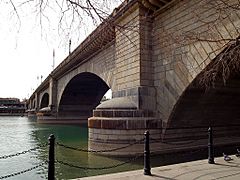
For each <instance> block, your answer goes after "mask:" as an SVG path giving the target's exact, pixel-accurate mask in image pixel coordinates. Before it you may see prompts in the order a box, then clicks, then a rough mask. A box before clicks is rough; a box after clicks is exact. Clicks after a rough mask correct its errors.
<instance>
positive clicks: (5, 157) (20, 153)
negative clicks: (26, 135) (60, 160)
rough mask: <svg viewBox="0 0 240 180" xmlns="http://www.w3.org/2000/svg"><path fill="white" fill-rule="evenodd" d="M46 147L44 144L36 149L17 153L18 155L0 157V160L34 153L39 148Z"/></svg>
mask: <svg viewBox="0 0 240 180" xmlns="http://www.w3.org/2000/svg"><path fill="white" fill-rule="evenodd" d="M47 145H48V144H47V143H46V144H44V145H40V146H38V147H35V148H31V149H29V150H26V151H22V152H18V153H15V154H9V155H4V156H0V159H7V158H12V157H15V156H20V155H22V154H26V153H28V152H31V151H35V150H37V149H39V148H42V147H45V146H47Z"/></svg>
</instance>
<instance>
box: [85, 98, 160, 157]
mask: <svg viewBox="0 0 240 180" xmlns="http://www.w3.org/2000/svg"><path fill="white" fill-rule="evenodd" d="M111 107H114V108H111ZM88 128H89V149H92V150H103V149H113V148H119V147H124V146H127V145H128V144H132V143H133V144H134V143H136V144H134V145H133V146H130V147H128V148H124V149H119V150H117V151H113V152H104V153H103V154H105V155H113V156H114V155H117V156H130V155H135V154H138V153H139V154H140V153H142V151H143V138H144V136H143V134H144V132H145V131H146V130H149V131H150V133H151V134H152V135H153V137H155V138H158V139H159V138H160V137H161V121H160V120H158V119H157V118H156V117H155V116H154V113H153V112H152V111H150V110H141V109H137V107H136V106H135V105H134V103H133V102H132V101H131V100H130V99H129V98H128V97H121V98H114V99H112V100H109V101H106V102H104V103H102V104H100V105H99V106H98V107H97V108H96V109H95V110H94V111H93V117H91V118H89V119H88Z"/></svg>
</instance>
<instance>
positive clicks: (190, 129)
mask: <svg viewBox="0 0 240 180" xmlns="http://www.w3.org/2000/svg"><path fill="white" fill-rule="evenodd" d="M212 63H213V62H211V63H210V64H209V65H208V66H207V67H206V68H208V69H209V68H211V66H212ZM203 73H204V70H203V71H202V72H201V73H200V74H199V75H198V76H197V77H196V78H195V79H194V80H193V81H192V82H191V84H190V85H189V86H188V87H187V88H186V89H185V91H184V92H183V93H182V95H181V96H180V98H179V100H178V101H177V103H176V104H175V106H174V108H173V110H172V112H171V115H170V117H169V119H168V123H167V124H166V127H165V129H164V131H163V136H164V137H165V138H167V137H168V136H169V137H170V136H171V137H173V138H176V137H179V138H180V137H182V138H185V139H189V138H191V139H192V138H201V137H205V138H206V137H207V129H208V127H209V126H213V127H215V128H214V129H215V130H216V132H215V135H216V136H218V137H221V136H225V137H227V136H228V137H229V136H240V131H239V130H238V129H239V127H240V72H237V73H233V74H232V75H231V76H230V77H229V79H228V80H227V82H226V83H225V84H224V83H223V80H222V78H221V77H220V76H218V77H217V78H216V80H215V83H214V87H209V88H207V89H206V87H205V86H202V85H200V83H199V80H200V79H201V78H203V75H204V74H203ZM174 133H175V134H174ZM173 134H174V135H173Z"/></svg>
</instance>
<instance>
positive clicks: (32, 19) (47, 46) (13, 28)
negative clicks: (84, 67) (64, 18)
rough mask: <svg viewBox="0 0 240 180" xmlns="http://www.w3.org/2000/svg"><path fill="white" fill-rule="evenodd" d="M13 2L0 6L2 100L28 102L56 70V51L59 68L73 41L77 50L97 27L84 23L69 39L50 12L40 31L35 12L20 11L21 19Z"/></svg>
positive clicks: (0, 85)
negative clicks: (7, 98)
mask: <svg viewBox="0 0 240 180" xmlns="http://www.w3.org/2000/svg"><path fill="white" fill-rule="evenodd" d="M18 1H23V0H18ZM9 2H10V1H8V0H3V1H2V0H1V2H0V49H1V51H0V52H1V54H0V97H5V98H6V97H16V98H19V99H24V98H29V97H30V96H31V94H32V93H33V92H34V90H35V89H36V88H37V87H38V86H39V84H40V83H41V81H43V80H44V79H45V78H46V77H47V76H48V74H49V73H50V72H51V71H52V70H53V49H54V50H55V58H54V62H55V67H56V66H57V65H58V64H59V63H60V62H61V61H63V60H64V59H65V58H66V57H67V55H68V52H69V49H68V47H69V46H68V42H69V39H70V38H71V41H72V45H71V50H74V49H75V48H76V47H77V46H78V45H79V44H80V42H81V41H83V40H84V39H85V38H86V37H87V35H88V34H89V33H90V32H92V30H94V29H95V27H94V26H93V25H89V24H88V23H87V22H86V23H85V24H84V23H83V24H82V26H83V28H82V29H79V30H78V29H77V28H75V30H74V31H71V33H70V35H69V37H70V38H66V37H65V36H62V35H61V34H60V33H59V29H58V28H59V27H58V24H57V22H58V21H57V20H55V19H59V17H57V15H56V14H52V13H51V12H50V11H49V12H50V13H49V12H47V13H48V14H47V15H48V18H49V19H47V20H46V19H45V21H43V22H42V26H41V27H40V23H39V17H37V15H35V14H33V13H32V12H31V8H28V10H29V12H28V10H26V8H25V9H23V8H18V15H19V16H20V17H19V18H18V16H17V14H16V13H15V12H14V11H13V8H12V5H11V4H10V3H9ZM14 2H17V1H16V0H14ZM16 5H17V4H16ZM114 6H116V4H115V5H114ZM76 29H77V30H76ZM41 76H42V79H41Z"/></svg>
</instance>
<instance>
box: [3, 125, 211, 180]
mask: <svg viewBox="0 0 240 180" xmlns="http://www.w3.org/2000/svg"><path fill="white" fill-rule="evenodd" d="M153 135H154V134H153ZM48 141H49V142H48V143H46V144H43V145H39V146H37V147H35V148H31V149H29V150H25V151H22V152H18V153H15V154H9V155H4V156H0V160H1V159H8V158H13V157H16V156H20V155H23V154H26V153H29V152H32V151H36V150H38V149H40V148H43V147H46V146H48V147H49V151H48V160H46V161H44V162H42V163H39V164H37V165H36V166H34V167H31V168H29V169H26V170H22V171H19V172H14V173H12V174H8V175H4V176H0V179H6V178H9V177H13V176H17V175H21V174H24V173H26V172H29V171H32V170H34V169H37V168H39V167H41V166H43V165H45V164H48V180H54V179H55V164H56V163H59V164H61V165H65V166H69V167H72V168H78V169H84V170H104V169H111V168H116V167H119V166H122V165H125V164H127V163H131V162H134V161H136V160H137V159H139V158H140V157H143V158H144V172H143V174H144V175H151V164H150V156H151V154H152V153H151V152H150V144H151V143H152V142H154V141H155V142H161V143H165V142H162V141H160V139H154V138H150V133H149V131H145V133H144V138H143V139H141V140H138V141H135V142H133V143H129V144H127V145H125V146H122V147H118V148H112V149H104V150H91V149H89V150H88V149H82V148H76V147H71V146H68V145H64V144H61V143H59V142H55V137H54V135H53V134H51V135H50V136H49V138H48ZM143 142H144V151H143V153H141V154H138V155H136V156H135V157H133V158H130V159H129V160H127V161H124V162H121V163H118V164H114V165H109V166H103V167H84V166H78V165H75V164H72V163H69V162H64V161H62V160H59V159H57V158H55V146H56V145H57V146H59V147H62V148H65V149H70V150H74V151H81V152H88V153H104V152H113V151H118V150H122V149H125V148H129V147H131V146H134V145H137V144H140V143H141V144H143ZM191 142H192V141H190V140H189V141H188V142H185V143H186V144H188V143H191ZM166 144H167V143H166ZM178 144H179V143H177V144H175V145H178ZM183 144H184V143H183ZM183 144H181V145H183ZM205 148H208V163H209V164H214V163H215V162H214V146H213V130H212V127H209V129H208V144H207V145H206V146H205ZM201 150H202V149H197V150H196V151H192V152H188V154H192V153H196V152H199V151H201Z"/></svg>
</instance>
